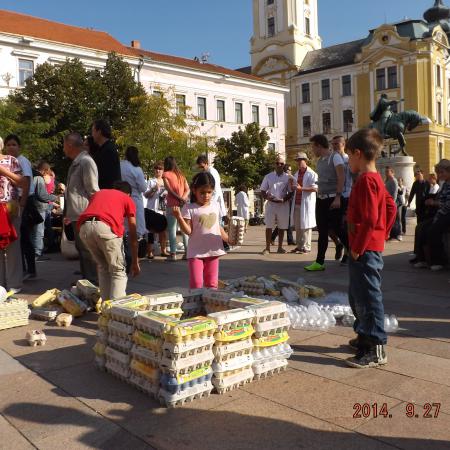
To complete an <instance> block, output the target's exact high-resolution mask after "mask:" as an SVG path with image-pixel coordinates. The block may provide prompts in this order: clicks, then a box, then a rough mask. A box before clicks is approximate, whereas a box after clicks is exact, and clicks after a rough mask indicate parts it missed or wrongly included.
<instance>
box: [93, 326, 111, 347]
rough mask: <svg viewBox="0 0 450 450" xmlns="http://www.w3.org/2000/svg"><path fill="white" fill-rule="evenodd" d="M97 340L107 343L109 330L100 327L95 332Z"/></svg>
mask: <svg viewBox="0 0 450 450" xmlns="http://www.w3.org/2000/svg"><path fill="white" fill-rule="evenodd" d="M95 335H96V337H97V340H98V341H99V342H101V343H103V344H106V343H107V342H108V336H109V334H108V331H105V330H104V329H98V330H97V332H96V333H95Z"/></svg>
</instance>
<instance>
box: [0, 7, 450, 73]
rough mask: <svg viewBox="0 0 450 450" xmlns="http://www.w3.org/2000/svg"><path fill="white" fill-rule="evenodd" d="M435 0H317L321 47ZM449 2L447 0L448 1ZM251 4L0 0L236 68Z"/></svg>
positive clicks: (243, 53)
mask: <svg viewBox="0 0 450 450" xmlns="http://www.w3.org/2000/svg"><path fill="white" fill-rule="evenodd" d="M433 3H434V1H433V0H413V1H411V0H376V1H373V0H319V29H320V34H321V36H322V39H323V43H324V45H325V46H328V45H332V44H337V43H341V42H345V41H349V40H354V39H360V38H362V37H365V36H366V35H367V30H369V29H370V28H375V27H377V26H378V25H381V24H382V23H385V22H386V21H387V22H394V21H399V20H402V19H404V18H405V17H407V18H413V19H417V18H422V14H423V12H424V11H425V10H426V9H427V8H428V7H429V6H431V5H432V4H433ZM446 3H447V4H450V0H447V2H446ZM251 5H252V0H188V1H183V0H165V1H158V0H129V1H120V2H119V1H117V0H113V1H112V0H76V1H71V2H69V1H64V0H0V9H9V10H12V11H17V12H22V13H26V14H31V15H34V16H38V17H43V18H46V19H49V20H55V21H59V22H64V23H67V24H71V25H77V26H82V27H93V28H95V29H98V30H103V31H107V32H109V33H110V34H112V35H113V36H115V37H116V38H117V39H118V40H119V41H121V42H122V43H125V44H127V43H129V42H130V41H131V40H132V39H138V40H140V41H141V43H142V47H143V48H145V49H147V50H153V51H157V52H161V53H168V54H172V55H177V56H184V57H188V58H193V57H194V56H200V55H201V54H202V53H203V52H209V53H210V54H211V62H213V63H215V64H220V65H223V66H227V67H231V68H235V67H242V66H246V65H249V60H250V58H249V53H248V52H249V45H250V44H249V39H250V37H251V34H252V11H251Z"/></svg>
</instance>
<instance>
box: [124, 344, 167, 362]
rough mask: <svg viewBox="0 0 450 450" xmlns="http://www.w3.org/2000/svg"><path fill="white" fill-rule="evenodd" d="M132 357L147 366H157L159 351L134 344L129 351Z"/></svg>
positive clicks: (159, 358) (159, 359)
mask: <svg viewBox="0 0 450 450" xmlns="http://www.w3.org/2000/svg"><path fill="white" fill-rule="evenodd" d="M130 354H131V356H132V357H133V359H135V360H137V361H140V362H142V363H144V364H147V365H149V366H153V367H158V366H159V363H160V361H161V352H159V351H153V350H150V349H149V348H146V347H142V346H140V345H137V344H134V345H133V347H132V348H131V352H130Z"/></svg>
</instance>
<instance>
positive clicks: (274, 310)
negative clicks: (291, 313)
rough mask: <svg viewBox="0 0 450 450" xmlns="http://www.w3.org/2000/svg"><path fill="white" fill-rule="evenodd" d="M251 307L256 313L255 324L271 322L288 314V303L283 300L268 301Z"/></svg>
mask: <svg viewBox="0 0 450 450" xmlns="http://www.w3.org/2000/svg"><path fill="white" fill-rule="evenodd" d="M247 309H251V310H252V311H253V313H254V315H255V319H254V321H253V324H254V325H256V324H260V323H264V322H270V321H273V320H277V319H282V318H284V317H287V316H288V313H287V312H288V310H287V305H286V303H282V302H267V303H265V304H259V305H258V304H256V305H253V306H249V307H247Z"/></svg>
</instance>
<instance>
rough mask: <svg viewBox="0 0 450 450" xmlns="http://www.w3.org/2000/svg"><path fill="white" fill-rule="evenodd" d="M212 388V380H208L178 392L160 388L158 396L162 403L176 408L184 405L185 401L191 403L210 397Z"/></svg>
mask: <svg viewBox="0 0 450 450" xmlns="http://www.w3.org/2000/svg"><path fill="white" fill-rule="evenodd" d="M212 390H213V385H212V383H211V381H206V382H204V383H200V384H197V385H195V386H192V387H190V388H187V389H185V390H183V391H179V392H177V393H171V392H168V391H166V390H165V389H160V390H159V392H158V398H159V401H160V403H161V405H163V406H166V407H168V408H174V407H176V406H182V405H184V404H185V403H190V402H192V401H194V400H199V399H201V398H206V397H209V396H210V395H211V392H212Z"/></svg>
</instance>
